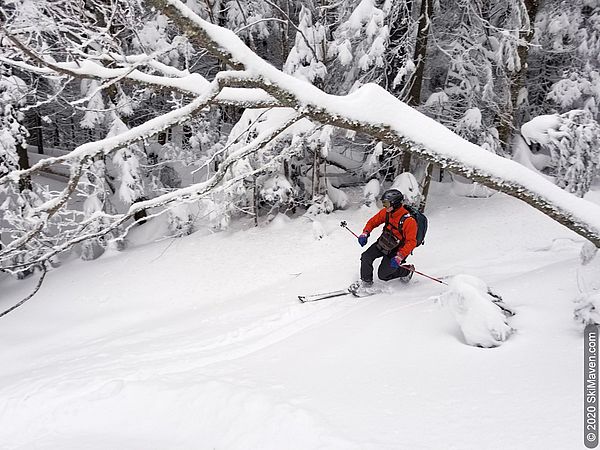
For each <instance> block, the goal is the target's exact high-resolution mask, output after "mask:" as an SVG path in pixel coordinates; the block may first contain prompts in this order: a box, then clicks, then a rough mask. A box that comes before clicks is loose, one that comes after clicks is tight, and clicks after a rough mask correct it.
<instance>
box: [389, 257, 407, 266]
mask: <svg viewBox="0 0 600 450" xmlns="http://www.w3.org/2000/svg"><path fill="white" fill-rule="evenodd" d="M403 261H404V258H402V256H394V257H393V258H392V260H391V261H390V266H392V269H398V268H400V265H401V264H402V262H403Z"/></svg>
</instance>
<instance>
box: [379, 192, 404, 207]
mask: <svg viewBox="0 0 600 450" xmlns="http://www.w3.org/2000/svg"><path fill="white" fill-rule="evenodd" d="M381 201H382V202H384V201H388V202H390V205H391V206H392V208H394V209H396V208H398V207H400V205H402V202H403V201H404V195H403V194H402V192H400V191H399V190H398V189H388V190H387V191H385V192H384V193H383V195H382V196H381Z"/></svg>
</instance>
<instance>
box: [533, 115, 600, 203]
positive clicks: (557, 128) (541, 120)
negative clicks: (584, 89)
mask: <svg viewBox="0 0 600 450" xmlns="http://www.w3.org/2000/svg"><path fill="white" fill-rule="evenodd" d="M522 133H523V135H524V137H525V139H526V140H527V141H528V143H532V142H535V143H539V144H541V145H542V146H543V147H544V148H546V149H547V150H548V151H549V152H550V155H551V158H552V165H553V167H554V170H555V173H554V175H555V177H556V184H557V185H558V186H560V187H561V188H563V189H565V190H567V191H569V192H572V193H573V194H575V195H577V196H579V197H583V196H584V195H585V193H586V192H588V191H589V189H590V186H591V184H592V182H593V181H594V178H595V177H597V176H598V175H600V125H598V122H596V121H595V120H594V118H593V116H592V114H591V113H590V112H589V111H584V110H573V111H569V112H567V113H564V114H560V115H558V114H554V115H550V116H539V117H536V118H535V119H534V120H532V121H530V122H528V123H527V124H524V125H523V127H522Z"/></svg>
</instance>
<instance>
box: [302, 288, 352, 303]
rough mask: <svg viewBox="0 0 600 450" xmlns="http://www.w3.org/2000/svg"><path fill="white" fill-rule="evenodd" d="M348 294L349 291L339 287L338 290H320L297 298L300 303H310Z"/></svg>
mask: <svg viewBox="0 0 600 450" xmlns="http://www.w3.org/2000/svg"><path fill="white" fill-rule="evenodd" d="M350 294H351V293H350V291H348V289H340V290H339V291H331V292H322V293H320V294H310V295H299V296H298V300H300V302H301V303H310V302H318V301H319V300H325V299H326V298H334V297H341V296H343V295H350Z"/></svg>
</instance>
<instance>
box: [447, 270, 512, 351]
mask: <svg viewBox="0 0 600 450" xmlns="http://www.w3.org/2000/svg"><path fill="white" fill-rule="evenodd" d="M448 284H449V288H448V291H447V292H444V293H443V294H441V295H440V296H438V297H437V300H438V301H439V302H440V303H441V304H443V305H444V306H446V307H447V308H448V309H450V311H451V312H452V314H453V315H454V318H455V319H456V321H457V323H458V324H459V326H460V329H461V331H462V333H463V336H464V338H465V342H466V343H467V344H469V345H475V346H478V347H486V348H487V347H497V346H499V345H501V344H502V342H504V341H506V340H507V339H508V338H509V337H510V335H511V334H513V333H514V329H513V328H511V326H510V325H509V324H508V323H507V320H506V316H505V315H504V313H503V312H502V310H501V309H500V308H499V307H498V306H497V305H495V304H494V299H493V297H491V296H490V295H489V294H488V292H489V291H490V289H489V287H488V286H487V285H486V284H485V282H483V280H481V279H479V278H477V277H474V276H472V275H462V274H461V275H456V276H455V277H453V278H452V280H451V281H450V283H448Z"/></svg>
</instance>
